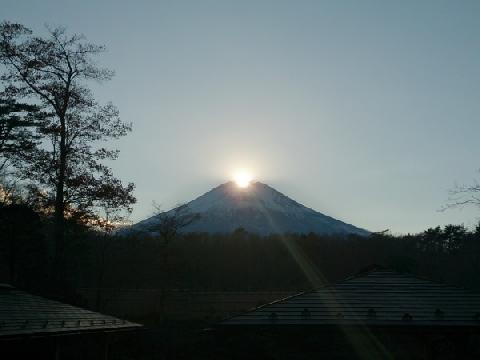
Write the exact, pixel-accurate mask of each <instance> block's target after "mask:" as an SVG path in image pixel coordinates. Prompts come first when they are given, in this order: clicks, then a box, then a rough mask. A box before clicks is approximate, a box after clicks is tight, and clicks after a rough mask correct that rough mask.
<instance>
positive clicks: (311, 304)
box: [219, 268, 480, 327]
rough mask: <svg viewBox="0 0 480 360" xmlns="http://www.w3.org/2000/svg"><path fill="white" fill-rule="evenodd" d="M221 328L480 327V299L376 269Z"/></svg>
mask: <svg viewBox="0 0 480 360" xmlns="http://www.w3.org/2000/svg"><path fill="white" fill-rule="evenodd" d="M219 325H220V326H227V327H228V326H233V325H246V326H249V325H255V326H258V325H265V326H282V325H301V326H304V325H306V326H309V325H315V326H329V325H367V326H468V327H480V294H477V293H472V292H469V291H467V290H464V289H460V288H456V287H453V286H449V285H444V284H439V283H435V282H432V281H429V280H425V279H422V278H418V277H415V276H412V275H409V274H403V273H398V272H394V271H390V270H385V269H379V268H375V269H373V270H371V271H368V272H364V273H361V274H358V275H356V276H353V277H350V278H347V279H346V280H344V281H342V282H340V283H337V284H334V285H331V286H326V287H323V288H320V289H317V290H314V291H309V292H305V293H301V294H298V295H294V296H291V297H287V298H285V299H281V300H278V301H275V302H273V303H270V304H267V305H263V306H260V307H258V308H256V309H254V310H252V311H249V312H247V313H244V314H242V315H239V316H234V317H232V318H229V319H227V320H224V321H222V322H221V323H220V324H219Z"/></svg>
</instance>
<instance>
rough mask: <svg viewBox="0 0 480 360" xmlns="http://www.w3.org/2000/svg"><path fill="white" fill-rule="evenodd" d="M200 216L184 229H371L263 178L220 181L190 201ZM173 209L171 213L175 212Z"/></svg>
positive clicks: (145, 226) (147, 226)
mask: <svg viewBox="0 0 480 360" xmlns="http://www.w3.org/2000/svg"><path fill="white" fill-rule="evenodd" d="M186 207H187V210H188V211H189V212H190V213H192V214H196V215H198V220H196V221H194V222H193V223H191V224H189V225H188V226H186V227H185V228H184V229H182V231H184V232H208V233H228V232H232V231H234V230H236V229H238V228H244V229H245V230H247V231H249V232H252V233H258V234H260V235H268V234H272V233H287V232H288V233H310V232H313V233H320V234H348V233H354V234H359V235H367V234H368V231H366V230H363V229H360V228H357V227H355V226H353V225H350V224H346V223H344V222H342V221H339V220H336V219H334V218H331V217H329V216H326V215H323V214H321V213H319V212H317V211H315V210H312V209H310V208H307V207H305V206H303V205H302V204H299V203H298V202H296V201H294V200H292V199H290V198H289V197H288V196H286V195H284V194H282V193H280V192H279V191H277V190H275V189H274V188H272V187H270V186H268V185H267V184H263V183H261V182H253V183H251V184H250V185H249V186H248V187H246V188H242V187H239V186H238V185H237V184H235V183H234V182H227V183H225V184H222V185H219V186H217V187H216V188H214V189H212V190H210V191H208V192H207V193H205V194H203V195H201V196H199V197H198V198H196V199H195V200H192V201H190V202H189V203H187V204H186ZM174 211H175V209H172V210H170V212H167V214H169V213H171V214H173V212H174ZM161 219H162V218H161V216H160V215H157V216H153V217H151V218H149V219H146V220H144V221H141V222H139V223H138V224H136V225H133V226H132V227H131V229H130V230H133V231H146V232H149V231H152V230H151V229H153V228H155V226H156V225H158V224H159V223H160V222H161V221H162V220H161Z"/></svg>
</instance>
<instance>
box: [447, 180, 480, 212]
mask: <svg viewBox="0 0 480 360" xmlns="http://www.w3.org/2000/svg"><path fill="white" fill-rule="evenodd" d="M471 205H473V206H476V207H479V208H480V182H478V180H474V181H473V182H472V183H471V184H462V185H456V186H455V187H454V188H453V189H451V190H450V191H449V199H448V202H447V205H446V206H445V207H444V208H443V209H442V210H446V209H449V208H456V207H463V206H471Z"/></svg>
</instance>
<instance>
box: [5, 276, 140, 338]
mask: <svg viewBox="0 0 480 360" xmlns="http://www.w3.org/2000/svg"><path fill="white" fill-rule="evenodd" d="M139 327H141V325H139V324H135V323H132V322H129V321H126V320H121V319H117V318H115V317H112V316H108V315H104V314H100V313H97V312H93V311H89V310H85V309H82V308H79V307H75V306H72V305H68V304H64V303H61V302H58V301H53V300H48V299H45V298H43V297H40V296H35V295H31V294H29V293H26V292H24V291H20V290H17V289H15V288H14V287H12V286H10V285H5V284H0V337H7V336H8V337H10V336H23V335H41V334H44V335H53V334H66V333H72V332H74V333H77V332H91V331H107V330H108V331H117V330H133V329H136V328H139Z"/></svg>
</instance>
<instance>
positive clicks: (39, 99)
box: [0, 22, 135, 276]
mask: <svg viewBox="0 0 480 360" xmlns="http://www.w3.org/2000/svg"><path fill="white" fill-rule="evenodd" d="M103 51H104V47H103V46H98V45H95V44H91V43H88V42H86V40H85V38H84V37H83V36H82V35H77V34H74V35H67V33H66V30H65V29H64V28H62V27H57V28H54V29H48V35H47V36H46V37H39V36H34V35H33V34H32V31H31V30H30V29H28V28H26V27H25V26H23V25H20V24H13V23H9V22H4V23H2V24H1V25H0V61H1V62H2V63H3V64H4V65H5V71H4V73H3V74H2V76H1V79H2V80H3V81H4V82H5V83H6V85H7V86H6V93H7V94H8V95H9V96H12V97H15V98H17V99H26V100H30V101H33V102H35V103H36V104H38V106H40V107H41V108H42V111H44V112H45V113H48V115H49V116H47V117H45V119H44V120H43V123H42V134H43V136H44V140H48V141H49V142H50V146H47V141H43V145H44V146H42V147H41V148H39V149H38V150H37V151H35V152H34V153H33V154H32V156H31V157H30V158H29V159H28V166H27V167H26V174H28V178H29V179H30V180H33V181H34V182H35V183H36V184H37V186H38V188H39V190H40V191H42V192H45V191H46V192H47V194H48V196H49V200H50V202H51V204H52V206H53V210H54V218H55V227H54V237H55V249H56V255H55V264H56V266H55V267H56V270H55V273H56V274H58V275H60V276H61V273H62V268H63V266H62V262H63V255H64V249H65V217H66V216H72V214H77V216H78V219H79V220H81V221H84V222H86V223H88V222H89V221H91V219H92V218H95V217H96V216H98V209H101V208H102V207H103V206H105V205H106V206H107V207H108V208H124V209H127V210H130V206H131V204H132V203H134V201H135V198H134V197H133V196H132V191H133V188H134V185H133V184H131V183H130V184H128V185H127V186H124V185H123V184H122V183H121V181H120V180H118V179H116V178H115V177H114V176H113V174H112V171H111V169H110V168H109V167H107V166H106V165H104V164H103V163H102V161H104V160H114V159H116V158H117V156H118V151H116V150H108V149H106V148H104V147H101V146H96V145H97V144H98V143H99V142H100V141H105V140H108V139H117V138H119V137H122V136H124V135H126V134H127V133H128V132H129V131H131V125H129V124H126V123H124V122H122V121H121V120H120V119H119V116H118V110H117V109H116V108H115V107H114V106H113V105H112V104H107V105H105V106H101V105H99V104H98V103H97V102H96V101H95V99H94V98H93V95H92V92H91V90H90V89H89V87H88V86H87V83H88V82H89V81H96V82H99V81H104V80H109V79H110V78H111V77H112V75H113V72H112V71H110V70H108V69H104V68H100V67H98V66H97V65H96V63H95V61H94V57H95V56H97V55H99V54H100V53H102V52H103Z"/></svg>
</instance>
